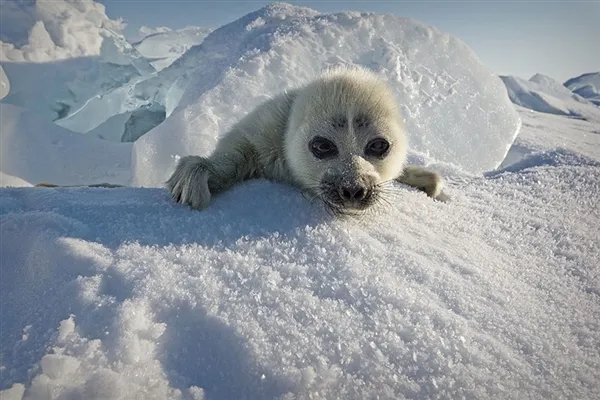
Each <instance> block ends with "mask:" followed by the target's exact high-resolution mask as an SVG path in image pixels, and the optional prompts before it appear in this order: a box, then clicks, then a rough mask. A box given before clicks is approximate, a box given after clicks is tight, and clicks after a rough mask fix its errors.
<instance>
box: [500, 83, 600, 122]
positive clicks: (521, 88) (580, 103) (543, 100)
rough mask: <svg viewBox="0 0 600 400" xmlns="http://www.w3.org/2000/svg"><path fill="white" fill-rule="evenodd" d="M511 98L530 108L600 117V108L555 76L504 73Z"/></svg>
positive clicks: (581, 116)
mask: <svg viewBox="0 0 600 400" xmlns="http://www.w3.org/2000/svg"><path fill="white" fill-rule="evenodd" d="M501 78H502V80H503V81H504V84H505V85H506V89H507V91H508V95H509V97H510V99H511V101H512V102H513V103H515V104H518V105H520V106H523V107H526V108H529V109H531V110H535V111H539V112H544V113H549V114H557V115H567V116H572V117H578V118H586V119H590V120H594V121H600V109H598V107H596V106H594V104H592V103H591V102H589V101H588V100H586V99H584V98H583V97H581V96H580V95H578V94H576V93H573V92H572V91H571V90H570V89H569V88H567V87H565V86H564V85H562V84H560V83H559V82H557V81H556V80H554V79H553V78H550V77H548V76H545V75H542V74H536V75H534V76H532V77H531V78H530V79H529V80H528V81H527V80H525V79H522V78H518V77H515V76H501Z"/></svg>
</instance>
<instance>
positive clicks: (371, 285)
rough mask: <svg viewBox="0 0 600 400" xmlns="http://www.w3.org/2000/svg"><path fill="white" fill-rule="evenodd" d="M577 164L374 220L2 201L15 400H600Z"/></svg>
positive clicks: (594, 301) (476, 181)
mask: <svg viewBox="0 0 600 400" xmlns="http://www.w3.org/2000/svg"><path fill="white" fill-rule="evenodd" d="M549 126H550V125H549ZM550 129H551V128H550ZM561 154H562V155H556V154H555V155H554V156H553V155H550V158H553V157H559V158H561V161H560V162H556V163H552V162H550V163H549V162H546V161H543V160H542V161H543V162H541V163H540V164H539V165H536V164H535V162H532V163H531V164H530V165H528V166H526V167H524V168H521V169H516V170H514V171H512V172H511V171H502V172H501V173H499V174H497V175H495V176H493V177H483V176H479V177H473V176H469V175H467V174H464V175H463V174H461V175H457V176H455V177H453V179H451V180H450V183H451V184H450V185H449V188H448V190H450V194H451V195H452V196H454V198H455V199H457V201H453V202H450V203H441V202H435V201H431V200H429V199H428V198H427V197H426V196H425V195H424V194H423V193H420V192H418V191H416V190H411V189H407V188H405V187H403V186H401V185H399V184H396V185H394V188H393V190H394V194H393V198H392V200H393V201H392V203H390V206H389V207H388V208H387V209H386V212H385V213H383V214H374V215H371V216H370V217H369V218H364V219H362V220H356V219H348V220H335V219H332V218H329V217H328V214H327V213H326V212H325V211H324V210H323V208H322V207H320V206H319V205H318V204H316V203H311V202H310V201H309V200H307V199H304V198H303V197H302V196H301V195H300V194H299V192H298V191H297V190H295V189H294V188H291V187H288V186H285V185H280V184H276V183H270V182H259V181H254V182H248V183H246V184H244V185H240V186H236V187H235V188H234V189H233V190H231V191H229V192H226V193H223V194H222V195H220V196H219V200H218V201H215V202H214V203H213V204H212V205H211V206H210V209H208V210H206V211H205V212H191V211H190V210H189V209H188V208H187V207H183V206H179V205H175V204H173V203H172V202H171V200H170V198H169V195H168V193H167V192H166V191H165V190H161V189H140V188H137V189H134V188H126V189H89V188H75V189H54V190H53V189H44V188H33V189H31V188H24V189H4V190H2V191H0V204H1V207H0V221H1V224H0V235H1V236H2V238H3V240H2V241H1V242H0V251H1V253H2V258H1V264H0V268H1V271H0V272H1V273H2V280H0V301H1V304H2V306H3V321H2V322H3V323H2V324H1V325H0V329H2V335H0V340H1V341H2V342H1V343H0V360H2V361H1V363H2V368H3V369H2V374H1V375H0V379H1V381H0V390H2V389H5V390H6V392H3V393H2V394H1V395H0V396H1V397H2V398H3V399H4V398H5V397H4V396H9V395H12V396H15V397H16V398H20V395H22V394H24V395H25V398H42V397H44V398H47V397H46V396H48V394H52V395H51V397H50V398H85V399H90V400H95V399H106V398H110V399H129V398H144V399H203V398H208V399H238V398H257V399H258V398H275V399H292V398H344V399H349V400H352V399H364V398H513V397H516V398H541V397H544V398H557V397H566V398H577V399H592V398H595V396H596V395H595V393H596V394H597V393H598V391H599V390H600V359H599V358H598V353H597V349H598V343H599V341H600V326H599V325H598V321H599V318H598V317H599V314H598V313H599V311H598V304H599V303H598V302H599V300H600V297H599V296H600V280H599V279H598V276H599V275H598V263H597V260H598V259H599V258H600V237H599V234H598V223H599V222H600V216H599V215H598V213H597V209H595V208H593V205H594V204H596V203H597V198H598V195H599V194H600V192H599V189H598V180H599V179H600V167H598V166H597V165H593V164H589V163H588V164H581V165H580V164H579V163H578V161H577V158H576V157H568V156H565V153H561ZM572 162H575V164H573V163H572ZM265 193H269V196H265V195H264V194H265ZM242 199H243V201H241V200H242ZM490 218H491V222H490Z"/></svg>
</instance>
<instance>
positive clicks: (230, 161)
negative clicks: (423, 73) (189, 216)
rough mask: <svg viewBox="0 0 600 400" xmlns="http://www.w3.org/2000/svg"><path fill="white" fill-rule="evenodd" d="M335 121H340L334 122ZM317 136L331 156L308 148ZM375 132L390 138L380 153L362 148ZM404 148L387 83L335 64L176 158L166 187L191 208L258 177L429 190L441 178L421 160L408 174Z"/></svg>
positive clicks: (315, 186)
mask: <svg viewBox="0 0 600 400" xmlns="http://www.w3.org/2000/svg"><path fill="white" fill-rule="evenodd" d="M336 120H337V121H338V122H339V121H341V122H339V123H338V125H335V126H334V125H332V121H334V122H335V121H336ZM344 121H345V125H340V124H343V123H344ZM341 126H342V128H340V127H341ZM316 135H318V136H321V137H325V138H327V139H329V140H331V141H332V142H333V143H335V145H336V146H337V149H338V151H339V153H338V154H337V156H336V157H333V158H329V159H317V158H316V157H315V156H314V155H313V154H312V153H311V151H310V150H309V146H308V143H309V141H310V140H311V139H312V138H313V137H314V136H316ZM376 137H377V138H379V137H381V138H385V139H386V140H387V141H388V142H389V143H390V150H389V153H388V154H387V156H386V157H385V158H382V159H374V158H373V157H367V156H365V154H364V149H365V146H366V145H367V143H368V142H369V140H372V139H373V138H376ZM406 151H407V149H406V139H405V134H404V129H403V124H402V118H401V116H400V113H399V111H398V107H397V105H396V102H395V100H394V96H393V95H392V93H391V92H390V90H389V89H388V88H387V86H386V84H385V83H384V82H383V81H382V80H381V79H379V78H378V77H377V76H376V75H375V74H374V73H372V72H370V71H368V70H366V69H363V68H336V69H332V70H329V71H327V72H325V73H324V74H323V75H321V76H319V77H318V78H317V79H315V80H314V81H312V82H310V83H308V84H306V85H305V86H303V87H300V88H296V89H292V90H289V91H287V92H284V93H282V94H280V95H278V96H276V97H275V98H273V99H272V100H269V101H267V102H265V103H263V104H261V105H259V106H258V107H257V108H256V109H255V110H254V111H252V112H251V113H249V114H248V115H247V116H246V117H244V118H243V119H242V120H240V121H239V122H238V123H237V124H235V125H234V126H233V128H232V129H231V130H230V131H229V132H227V133H226V134H225V135H224V136H223V138H222V139H221V140H220V141H219V143H218V144H217V147H216V149H215V151H214V152H213V154H211V156H210V157H208V158H203V157H198V156H187V157H184V158H182V159H181V160H180V162H179V163H178V165H177V167H176V169H175V172H174V173H173V175H172V176H171V177H170V178H169V180H168V181H167V188H168V189H169V191H170V192H171V194H172V196H173V198H174V199H175V200H176V201H178V202H181V203H184V204H188V205H190V206H191V207H192V208H195V209H204V208H206V207H207V206H208V205H209V204H210V201H211V195H214V194H216V193H219V192H222V191H224V190H227V189H228V188H229V187H231V186H232V185H234V184H236V183H238V182H240V181H243V180H246V179H252V178H259V177H264V178H267V179H271V180H275V181H280V182H285V183H289V184H292V185H295V186H298V187H300V188H302V189H306V190H309V191H313V192H317V193H318V192H319V185H320V184H321V182H322V179H323V178H324V177H326V176H331V177H335V178H336V179H338V180H339V181H340V182H346V183H348V182H350V183H353V184H354V183H357V184H361V185H377V184H379V183H381V182H386V181H390V180H393V179H396V180H398V181H399V182H402V183H406V184H408V185H411V186H415V187H418V188H419V189H421V190H424V191H425V192H426V193H427V194H428V195H430V196H432V197H435V196H436V195H437V194H438V193H439V188H440V187H441V179H440V178H439V176H438V175H437V174H435V173H433V172H429V171H425V170H423V169H421V168H419V167H411V168H412V169H410V171H411V173H406V172H405V169H404V167H405V165H404V164H405V160H406ZM406 171H409V169H406ZM432 185H433V186H432ZM432 187H433V188H432Z"/></svg>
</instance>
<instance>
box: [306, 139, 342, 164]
mask: <svg viewBox="0 0 600 400" xmlns="http://www.w3.org/2000/svg"><path fill="white" fill-rule="evenodd" d="M308 148H309V149H310V151H311V152H312V153H313V154H314V156H315V157H317V158H319V159H323V158H329V157H333V156H336V155H337V153H338V149H337V147H335V144H333V142H332V141H331V140H329V139H325V138H324V137H321V136H315V137H314V138H312V140H311V141H310V142H309V143H308Z"/></svg>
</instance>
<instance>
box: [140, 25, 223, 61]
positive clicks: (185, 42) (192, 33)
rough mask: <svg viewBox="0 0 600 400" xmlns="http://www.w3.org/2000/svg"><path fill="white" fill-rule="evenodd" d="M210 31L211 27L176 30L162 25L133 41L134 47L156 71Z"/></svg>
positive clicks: (202, 38)
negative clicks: (160, 27) (140, 38)
mask: <svg viewBox="0 0 600 400" xmlns="http://www.w3.org/2000/svg"><path fill="white" fill-rule="evenodd" d="M211 31H212V29H208V28H199V27H195V26H190V27H187V28H183V29H178V30H170V29H168V28H164V27H163V28H162V29H159V30H158V31H157V32H153V33H149V34H148V35H146V36H145V37H144V38H143V39H142V40H140V41H139V42H137V43H134V47H135V48H136V50H137V51H138V52H139V53H140V54H141V55H142V56H144V57H146V58H147V59H148V60H150V63H151V64H152V66H153V67H154V68H155V69H156V70H157V71H161V70H163V69H165V68H166V67H168V66H169V65H171V64H173V62H174V61H175V60H177V59H178V58H179V57H181V56H182V55H183V54H184V53H185V52H186V51H188V50H189V49H190V48H191V47H193V46H196V45H198V44H200V43H202V41H203V40H204V38H205V37H206V36H207V35H208V34H209V33H210V32H211Z"/></svg>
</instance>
